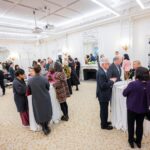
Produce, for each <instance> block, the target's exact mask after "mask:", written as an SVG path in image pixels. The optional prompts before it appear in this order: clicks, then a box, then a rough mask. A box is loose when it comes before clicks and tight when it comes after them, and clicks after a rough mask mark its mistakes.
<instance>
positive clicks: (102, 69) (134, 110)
mask: <svg viewBox="0 0 150 150" xmlns="http://www.w3.org/2000/svg"><path fill="white" fill-rule="evenodd" d="M122 70H124V79H125V80H130V83H129V85H128V86H127V88H126V89H124V92H123V93H122V94H123V95H124V96H125V97H127V118H128V119H127V122H128V142H129V145H130V147H131V148H134V146H135V145H134V143H136V145H137V147H138V148H141V142H142V137H143V122H144V118H145V116H147V115H148V116H149V112H150V111H149V107H150V92H149V91H150V72H149V70H148V69H147V68H145V67H142V66H141V63H140V61H139V60H136V61H134V62H133V68H132V64H131V62H130V59H129V56H128V55H127V54H125V55H124V57H122V56H121V55H120V54H118V52H116V56H115V57H114V59H113V63H112V64H111V65H110V63H109V60H108V59H107V58H105V57H103V58H101V60H100V65H99V70H98V72H97V97H98V100H99V103H100V119H101V128H102V129H107V130H112V129H113V127H112V125H111V122H109V121H108V114H109V111H108V110H109V109H108V108H109V104H110V103H111V96H112V88H113V85H114V84H115V83H116V82H119V81H121V80H122V79H121V75H122ZM131 79H132V80H133V81H131ZM135 123H136V137H134V131H135Z"/></svg>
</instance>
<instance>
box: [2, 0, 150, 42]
mask: <svg viewBox="0 0 150 150" xmlns="http://www.w3.org/2000/svg"><path fill="white" fill-rule="evenodd" d="M97 1H99V2H101V4H104V6H106V7H108V8H109V9H106V8H104V7H103V6H100V5H98V4H96V3H94V2H93V1H92V0H0V38H1V37H3V38H7V37H8V38H13V37H24V38H28V39H29V38H35V37H45V36H47V35H52V34H57V33H59V32H60V31H65V30H68V29H70V28H76V27H79V26H82V25H85V24H88V23H91V22H94V21H103V20H105V19H109V18H112V17H122V16H125V15H129V16H131V15H133V14H138V13H140V12H144V11H145V10H146V8H149V7H150V0H140V1H141V2H142V4H143V5H144V7H145V10H144V9H142V8H141V7H140V5H139V4H138V3H137V1H136V0H97ZM45 6H46V7H47V8H48V10H47V13H46V10H45V9H44V7H45ZM34 9H35V10H36V18H37V24H38V26H39V27H41V28H44V26H45V25H46V24H47V23H49V24H52V25H54V26H55V29H54V30H52V31H49V32H48V31H44V32H43V33H42V34H40V35H35V34H33V33H32V29H33V28H34V16H33V10H34ZM110 9H111V10H113V11H115V12H116V13H118V14H119V15H120V16H116V15H115V14H113V13H112V12H111V11H110Z"/></svg>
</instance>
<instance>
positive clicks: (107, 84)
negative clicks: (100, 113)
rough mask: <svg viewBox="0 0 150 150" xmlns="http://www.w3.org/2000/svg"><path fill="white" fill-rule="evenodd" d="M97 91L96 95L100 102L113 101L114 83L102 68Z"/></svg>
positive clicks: (99, 72)
mask: <svg viewBox="0 0 150 150" xmlns="http://www.w3.org/2000/svg"><path fill="white" fill-rule="evenodd" d="M96 80H97V91H96V95H97V97H98V99H99V101H100V102H108V101H110V99H111V93H112V86H113V84H114V82H113V81H111V80H109V78H108V76H107V74H106V73H105V71H104V70H103V69H102V68H101V67H100V68H99V70H98V72H97V75H96Z"/></svg>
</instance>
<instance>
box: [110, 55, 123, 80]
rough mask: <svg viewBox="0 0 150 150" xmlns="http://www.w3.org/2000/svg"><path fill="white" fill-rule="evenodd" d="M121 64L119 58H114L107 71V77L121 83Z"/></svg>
mask: <svg viewBox="0 0 150 150" xmlns="http://www.w3.org/2000/svg"><path fill="white" fill-rule="evenodd" d="M121 63H122V62H121V60H120V58H119V57H117V56H116V57H115V58H114V59H113V63H112V64H111V65H110V67H109V69H108V77H109V78H117V82H118V81H121V72H122V71H121Z"/></svg>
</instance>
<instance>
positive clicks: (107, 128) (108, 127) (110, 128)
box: [101, 126, 113, 130]
mask: <svg viewBox="0 0 150 150" xmlns="http://www.w3.org/2000/svg"><path fill="white" fill-rule="evenodd" d="M101 128H102V129H104V130H112V129H113V127H112V126H106V127H101Z"/></svg>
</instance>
